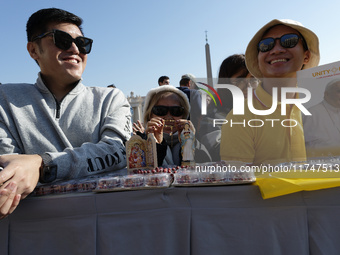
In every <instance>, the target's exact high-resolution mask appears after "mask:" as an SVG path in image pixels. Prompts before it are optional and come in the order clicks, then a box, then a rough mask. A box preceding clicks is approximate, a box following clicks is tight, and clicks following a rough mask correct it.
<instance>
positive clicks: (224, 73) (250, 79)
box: [215, 54, 258, 119]
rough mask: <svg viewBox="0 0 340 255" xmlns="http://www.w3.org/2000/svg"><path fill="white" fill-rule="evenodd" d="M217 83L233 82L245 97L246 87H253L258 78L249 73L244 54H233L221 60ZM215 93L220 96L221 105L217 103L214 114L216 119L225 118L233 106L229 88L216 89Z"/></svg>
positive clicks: (255, 85)
mask: <svg viewBox="0 0 340 255" xmlns="http://www.w3.org/2000/svg"><path fill="white" fill-rule="evenodd" d="M218 84H233V85H235V86H237V87H239V88H240V89H241V90H242V92H243V94H244V97H245V98H246V97H247V88H249V87H251V88H253V89H255V88H256V87H257V85H258V80H257V79H256V78H254V76H253V75H252V74H251V73H249V71H248V69H247V67H246V59H245V55H244V54H233V55H231V56H229V57H227V58H226V59H224V60H223V62H222V63H221V66H220V70H219V72H218ZM217 93H218V94H219V96H220V97H221V101H222V105H221V104H218V105H217V111H216V115H217V116H215V117H216V118H217V119H220V118H225V117H226V116H227V114H228V113H229V112H230V111H231V109H232V108H233V97H232V95H231V92H230V90H227V89H217Z"/></svg>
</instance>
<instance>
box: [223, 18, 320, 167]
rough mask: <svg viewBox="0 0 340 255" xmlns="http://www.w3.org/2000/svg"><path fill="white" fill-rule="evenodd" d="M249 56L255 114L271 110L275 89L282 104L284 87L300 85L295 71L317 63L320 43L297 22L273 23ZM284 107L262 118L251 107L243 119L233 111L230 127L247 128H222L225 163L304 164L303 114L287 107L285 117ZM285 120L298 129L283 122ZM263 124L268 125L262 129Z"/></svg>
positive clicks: (252, 45) (250, 47)
mask: <svg viewBox="0 0 340 255" xmlns="http://www.w3.org/2000/svg"><path fill="white" fill-rule="evenodd" d="M245 56H246V65H247V68H248V70H249V71H250V72H251V74H252V75H254V76H255V77H256V78H258V79H260V84H259V86H258V87H257V88H256V90H255V91H254V92H253V95H252V101H253V102H252V103H253V106H254V108H255V109H257V110H268V109H270V108H271V106H272V103H273V88H277V91H278V92H279V93H278V94H277V96H278V101H281V94H280V92H281V88H286V87H292V88H294V87H296V86H297V79H296V72H297V71H299V70H301V69H306V68H310V67H315V66H317V65H318V63H319V59H320V56H319V41H318V37H317V36H316V35H315V34H314V33H313V32H312V31H311V30H309V29H307V28H305V27H304V26H303V25H302V24H301V23H299V22H297V21H293V20H277V19H275V20H272V21H270V22H269V23H267V24H266V25H264V26H263V27H262V28H261V29H260V30H259V31H258V32H257V33H256V34H255V36H254V37H253V38H252V39H251V41H250V42H249V44H248V47H247V50H246V54H245ZM287 98H291V99H294V98H297V94H296V93H290V94H287ZM280 106H281V105H280V104H278V107H277V108H276V109H275V111H274V112H273V113H271V114H269V115H261V116H260V115H257V114H254V113H252V112H251V111H250V110H249V109H248V107H247V104H245V113H244V115H234V114H233V112H230V113H229V115H228V116H227V121H228V123H230V122H231V121H232V122H233V123H244V125H243V124H242V125H240V124H236V125H233V126H231V125H230V124H228V125H223V126H222V138H221V148H220V154H221V159H223V160H238V161H243V162H245V163H248V164H254V165H260V164H262V163H269V164H270V163H272V164H276V163H280V162H290V161H301V160H305V159H306V150H305V143H304V134H303V127H302V120H301V112H300V110H299V109H298V108H297V107H296V106H295V105H287V108H286V115H281V107H280ZM285 119H289V120H291V123H294V125H293V124H291V125H290V123H288V125H287V122H286V123H284V124H282V121H284V120H285ZM249 121H250V122H249ZM256 121H257V122H256ZM259 121H262V123H264V125H263V126H261V125H260V126H259V125H258V124H259ZM249 123H251V124H249ZM295 124H296V125H295ZM254 126H257V127H254ZM287 126H288V127H287Z"/></svg>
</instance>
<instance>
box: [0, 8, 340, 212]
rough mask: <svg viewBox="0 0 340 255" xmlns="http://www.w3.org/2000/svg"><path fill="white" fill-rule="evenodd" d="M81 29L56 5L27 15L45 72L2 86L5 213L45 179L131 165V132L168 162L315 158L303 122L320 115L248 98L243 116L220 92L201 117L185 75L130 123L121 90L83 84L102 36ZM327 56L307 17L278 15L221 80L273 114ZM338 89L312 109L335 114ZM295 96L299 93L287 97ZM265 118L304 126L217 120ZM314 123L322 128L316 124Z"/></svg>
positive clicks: (1, 202) (163, 86) (1, 203)
mask: <svg viewBox="0 0 340 255" xmlns="http://www.w3.org/2000/svg"><path fill="white" fill-rule="evenodd" d="M81 25H82V20H81V18H79V17H78V16H76V15H74V14H72V13H70V12H67V11H65V10H60V9H56V8H48V9H42V10H39V11H37V12H35V13H34V14H32V15H31V17H30V18H29V19H28V22H27V27H26V30H27V41H28V42H27V50H28V52H29V54H30V56H31V57H32V59H33V60H35V62H36V63H37V64H38V65H39V68H40V73H39V75H38V78H37V81H36V83H35V84H2V85H1V86H0V144H1V146H0V166H1V167H2V168H3V170H2V171H1V172H0V185H1V187H0V218H3V217H6V216H7V215H9V214H10V213H12V212H13V211H14V210H15V208H16V207H17V206H18V204H19V202H20V200H21V199H23V198H25V197H26V196H27V195H28V194H30V193H31V192H32V191H33V189H34V188H35V187H36V185H37V184H38V182H40V183H50V182H53V181H55V180H57V179H72V178H79V177H82V176H86V175H92V174H97V173H102V172H105V171H114V170H116V169H121V168H124V167H125V166H126V151H125V142H126V141H128V140H129V138H130V137H131V135H132V134H133V135H139V136H140V137H142V138H145V139H146V137H147V135H148V134H150V133H153V135H154V137H155V139H156V142H157V161H158V164H159V165H160V166H161V165H181V164H182V162H186V161H188V162H191V161H194V162H198V163H200V162H211V161H218V160H227V161H242V162H245V163H248V164H261V163H264V162H273V163H278V162H289V161H303V160H306V157H307V155H306V147H305V136H304V125H307V126H313V125H318V124H317V123H318V120H310V119H304V122H305V123H303V120H302V115H301V113H300V110H299V109H298V108H297V107H296V106H295V105H287V111H286V112H287V113H286V115H282V114H281V111H280V110H281V109H280V107H277V109H274V111H272V112H271V113H270V114H269V115H256V114H254V113H253V112H252V111H250V110H249V108H248V107H247V104H245V107H244V109H245V112H244V115H238V114H236V113H234V110H233V105H234V100H235V97H234V95H233V94H232V93H231V91H230V90H229V89H221V88H219V89H217V93H218V95H219V97H220V99H221V102H222V103H221V104H216V105H214V104H213V102H212V101H211V100H209V101H207V114H206V115H202V114H201V108H202V107H203V106H202V93H201V91H199V89H198V85H197V82H196V80H195V76H194V75H192V74H184V75H183V76H182V77H181V78H180V81H179V84H178V86H172V85H170V84H171V83H170V78H169V77H168V76H161V77H160V78H159V80H158V85H159V86H157V87H155V88H153V89H151V90H150V91H149V92H148V93H147V95H146V99H145V104H144V109H143V119H142V120H140V121H137V122H136V123H131V111H130V105H129V103H128V101H127V99H126V98H125V96H124V95H123V93H122V92H121V91H120V90H119V89H118V88H115V86H110V89H108V88H103V87H86V86H85V85H84V84H83V81H82V79H81V77H82V74H83V72H84V70H85V67H86V62H87V55H88V54H89V53H90V52H91V46H92V42H93V41H92V39H90V38H87V37H85V36H84V33H83V30H82V27H81ZM319 59H320V54H319V44H318V37H317V36H316V35H315V34H314V32H312V31H311V30H309V29H307V28H306V27H304V26H303V25H302V24H301V23H299V22H296V21H292V20H276V19H275V20H272V21H270V22H269V23H267V24H265V25H264V26H263V27H262V28H261V29H259V31H257V32H256V33H255V35H254V37H253V38H252V39H251V41H250V42H249V44H248V47H247V49H246V51H245V54H234V55H231V56H229V57H228V58H226V59H225V60H224V61H223V62H222V64H221V66H220V70H219V77H218V84H231V85H234V86H235V87H238V88H239V90H240V91H241V92H240V93H241V94H242V95H243V97H244V98H246V99H247V98H248V99H252V102H253V104H254V108H255V109H257V110H268V109H270V108H271V105H272V100H273V98H274V97H277V99H278V100H279V101H280V99H281V94H280V89H282V88H294V87H296V85H297V78H296V73H297V71H299V70H302V69H307V68H311V67H315V66H317V65H318V63H319ZM338 86H339V83H336V84H332V85H329V86H328V87H327V90H326V92H325V100H324V101H323V102H322V106H317V107H315V109H314V110H313V111H315V112H316V115H322V116H323V117H324V116H325V113H324V112H325V111H326V112H328V113H329V115H331V114H333V115H335V114H336V113H334V108H336V109H339V108H340V106H338V104H339V103H338V102H336V100H333V101H332V100H331V98H332V96H333V95H334V93H335V92H334V91H335V90H337V89H338ZM274 88H278V91H279V93H278V94H277V95H274V94H273V91H274V90H273V89H274ZM242 92H243V93H242ZM296 97H297V93H294V92H291V93H290V94H289V95H288V98H291V99H292V98H296ZM320 107H323V108H322V109H319V108H320ZM265 118H268V119H275V120H280V121H282V120H285V119H291V120H294V121H295V122H296V123H297V125H295V126H293V127H289V128H287V127H284V126H280V125H277V126H275V127H273V126H270V125H266V126H263V127H261V128H253V127H251V126H248V125H245V126H242V125H236V124H235V125H213V122H214V119H225V120H226V121H227V122H228V123H232V122H234V123H247V122H248V121H251V120H254V119H256V120H263V121H265ZM313 121H314V122H315V123H316V124H313V123H311V124H308V123H310V122H313ZM338 127H339V125H336V126H335V128H334V127H333V129H334V130H332V132H335V133H336V131H339V128H338ZM318 128H320V129H324V127H323V126H322V125H320V126H319V127H318ZM339 132H340V131H339ZM312 133H313V132H308V133H307V134H308V136H307V137H308V139H307V140H306V142H307V144H309V143H314V144H315V141H316V142H318V140H317V139H315V138H314V137H312ZM313 139H314V140H313ZM328 139H331V138H328Z"/></svg>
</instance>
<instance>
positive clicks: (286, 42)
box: [257, 34, 307, 52]
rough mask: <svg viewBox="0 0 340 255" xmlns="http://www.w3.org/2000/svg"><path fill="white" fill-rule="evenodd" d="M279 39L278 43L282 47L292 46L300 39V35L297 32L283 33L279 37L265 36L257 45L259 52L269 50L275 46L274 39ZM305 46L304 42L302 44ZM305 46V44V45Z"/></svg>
mask: <svg viewBox="0 0 340 255" xmlns="http://www.w3.org/2000/svg"><path fill="white" fill-rule="evenodd" d="M277 39H279V40H280V45H281V46H282V47H284V48H294V47H295V46H296V45H297V44H298V42H299V39H301V40H302V37H301V36H299V35H297V34H285V35H283V36H281V37H278V38H272V37H269V38H265V39H263V40H261V41H260V42H259V44H258V46H257V48H258V50H259V51H261V52H267V51H270V50H271V49H273V48H274V46H275V41H276V40H277ZM304 47H305V44H304ZM306 47H307V46H306Z"/></svg>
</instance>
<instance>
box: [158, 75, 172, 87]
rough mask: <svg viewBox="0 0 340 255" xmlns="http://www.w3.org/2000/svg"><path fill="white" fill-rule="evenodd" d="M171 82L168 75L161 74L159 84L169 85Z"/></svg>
mask: <svg viewBox="0 0 340 255" xmlns="http://www.w3.org/2000/svg"><path fill="white" fill-rule="evenodd" d="M169 84H170V78H169V77H168V76H165V75H164V76H161V77H159V79H158V85H159V86H163V85H169Z"/></svg>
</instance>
